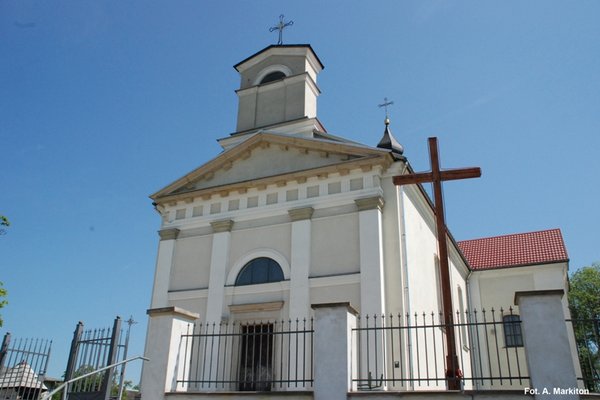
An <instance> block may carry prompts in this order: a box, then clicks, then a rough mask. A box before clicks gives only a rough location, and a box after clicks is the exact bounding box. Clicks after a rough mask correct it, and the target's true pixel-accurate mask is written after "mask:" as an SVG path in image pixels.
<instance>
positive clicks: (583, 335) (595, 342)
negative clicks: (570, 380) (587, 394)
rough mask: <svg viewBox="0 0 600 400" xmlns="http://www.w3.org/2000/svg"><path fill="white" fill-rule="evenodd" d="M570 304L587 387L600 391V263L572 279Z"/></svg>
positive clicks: (585, 269)
mask: <svg viewBox="0 0 600 400" xmlns="http://www.w3.org/2000/svg"><path fill="white" fill-rule="evenodd" d="M569 283H570V285H569V286H570V288H569V304H570V308H571V318H572V319H573V329H574V331H575V339H576V341H577V350H578V352H579V362H580V364H581V369H582V372H583V375H584V381H585V384H586V387H587V388H588V389H590V391H598V390H600V263H599V262H595V263H593V264H592V265H591V266H588V267H583V268H581V269H579V270H577V271H575V273H573V275H571V278H570V282H569Z"/></svg>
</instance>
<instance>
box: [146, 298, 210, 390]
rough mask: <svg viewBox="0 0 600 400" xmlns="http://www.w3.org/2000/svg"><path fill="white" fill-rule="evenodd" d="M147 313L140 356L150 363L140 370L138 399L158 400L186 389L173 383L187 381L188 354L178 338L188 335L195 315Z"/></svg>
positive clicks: (173, 309) (171, 309)
mask: <svg viewBox="0 0 600 400" xmlns="http://www.w3.org/2000/svg"><path fill="white" fill-rule="evenodd" d="M147 313H148V316H149V317H150V318H149V321H148V334H147V336H146V350H145V352H144V356H146V357H148V358H149V359H150V361H148V362H147V363H145V364H144V366H143V368H142V381H141V384H142V385H141V386H142V396H143V397H144V400H162V399H164V397H165V393H166V392H173V391H181V390H186V389H187V387H186V386H185V385H182V384H179V385H178V384H177V380H183V379H186V378H187V377H185V375H184V372H185V368H186V362H188V361H189V356H190V354H189V353H190V352H191V346H190V345H188V346H185V345H184V343H183V341H182V337H181V335H184V334H191V333H192V331H193V329H194V321H195V320H196V319H198V318H199V315H198V314H196V313H192V312H190V311H187V310H184V309H182V308H179V307H164V308H154V309H151V310H148V312H147ZM186 350H187V353H186ZM188 368H189V367H188Z"/></svg>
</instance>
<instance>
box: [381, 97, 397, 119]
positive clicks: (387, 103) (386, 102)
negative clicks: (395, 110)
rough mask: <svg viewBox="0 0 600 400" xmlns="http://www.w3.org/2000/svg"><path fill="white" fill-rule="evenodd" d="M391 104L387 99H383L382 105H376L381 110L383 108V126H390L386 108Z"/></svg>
mask: <svg viewBox="0 0 600 400" xmlns="http://www.w3.org/2000/svg"><path fill="white" fill-rule="evenodd" d="M392 104H394V102H393V101H388V98H387V97H384V98H383V103H381V104H378V105H377V107H379V108H381V107H383V108H385V124H386V125H389V124H390V117H389V115H388V106H391V105H392Z"/></svg>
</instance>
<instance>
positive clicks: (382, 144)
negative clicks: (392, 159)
mask: <svg viewBox="0 0 600 400" xmlns="http://www.w3.org/2000/svg"><path fill="white" fill-rule="evenodd" d="M377 147H379V148H380V149H386V150H391V151H392V153H393V155H394V156H399V157H398V158H403V157H402V153H404V147H402V145H401V144H400V143H398V141H397V140H396V138H395V137H394V135H392V131H391V130H390V119H389V118H388V117H386V118H385V131H384V132H383V137H382V138H381V140H380V141H379V143H378V144H377Z"/></svg>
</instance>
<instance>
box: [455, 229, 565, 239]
mask: <svg viewBox="0 0 600 400" xmlns="http://www.w3.org/2000/svg"><path fill="white" fill-rule="evenodd" d="M554 231H558V233H559V234H560V236H561V237H562V232H561V230H560V228H549V229H542V230H539V231H531V232H518V233H508V234H504V235H496V236H484V237H479V238H474V239H464V240H459V241H458V242H457V243H465V242H473V241H476V240H486V239H499V238H505V237H511V236H522V235H531V234H534V233H544V232H554Z"/></svg>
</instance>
